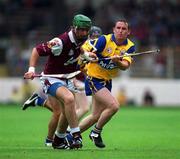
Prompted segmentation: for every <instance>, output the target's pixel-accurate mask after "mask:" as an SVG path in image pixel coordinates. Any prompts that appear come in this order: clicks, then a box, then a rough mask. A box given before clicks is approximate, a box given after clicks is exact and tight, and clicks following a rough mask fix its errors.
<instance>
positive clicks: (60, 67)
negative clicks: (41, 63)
mask: <svg viewBox="0 0 180 159" xmlns="http://www.w3.org/2000/svg"><path fill="white" fill-rule="evenodd" d="M58 38H59V39H60V40H61V42H62V43H61V45H62V50H61V51H60V53H58V54H54V53H53V51H52V46H50V45H49V43H48V42H47V43H42V44H39V45H37V46H36V49H37V51H38V54H39V56H49V57H48V59H47V62H46V65H45V67H44V73H45V74H66V73H72V72H75V71H77V70H78V67H77V58H78V56H79V55H80V45H77V44H76V43H75V41H74V37H73V33H72V31H70V32H65V33H63V34H61V35H60V36H58Z"/></svg>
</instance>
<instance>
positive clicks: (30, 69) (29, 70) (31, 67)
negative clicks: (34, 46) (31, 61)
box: [28, 66, 36, 73]
mask: <svg viewBox="0 0 180 159" xmlns="http://www.w3.org/2000/svg"><path fill="white" fill-rule="evenodd" d="M35 71H36V69H35V67H33V66H30V67H29V69H28V72H33V73H35Z"/></svg>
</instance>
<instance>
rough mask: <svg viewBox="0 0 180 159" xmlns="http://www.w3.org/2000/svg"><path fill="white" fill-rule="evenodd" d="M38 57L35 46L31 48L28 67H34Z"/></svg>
mask: <svg viewBox="0 0 180 159" xmlns="http://www.w3.org/2000/svg"><path fill="white" fill-rule="evenodd" d="M38 59H39V54H38V52H37V50H36V48H33V50H32V54H31V58H30V61H29V66H30V67H35V66H36V64H37V61H38Z"/></svg>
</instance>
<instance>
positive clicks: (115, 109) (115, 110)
mask: <svg viewBox="0 0 180 159" xmlns="http://www.w3.org/2000/svg"><path fill="white" fill-rule="evenodd" d="M118 110H119V104H118V103H113V104H112V105H111V111H112V112H113V113H116V112H117V111H118Z"/></svg>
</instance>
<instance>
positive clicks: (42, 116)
mask: <svg viewBox="0 0 180 159" xmlns="http://www.w3.org/2000/svg"><path fill="white" fill-rule="evenodd" d="M50 115H51V113H50V112H49V111H48V110H46V109H43V108H30V109H28V110H27V111H22V110H21V109H20V107H19V106H5V105H0V159H45V158H47V159H56V158H58V159H111V158H112V159H119V158H120V159H179V158H180V124H179V123H180V108H122V109H120V111H119V112H118V113H117V114H116V115H115V116H114V118H113V119H112V120H111V121H110V122H109V123H108V124H107V126H106V127H105V128H104V131H103V138H104V142H105V143H106V148H105V149H98V148H96V147H95V146H94V145H93V143H92V142H91V141H90V140H89V139H88V134H89V131H90V130H88V131H87V132H85V133H84V134H83V144H84V147H83V148H82V149H81V150H64V151H63V150H54V149H51V148H47V147H45V146H44V139H45V137H46V133H47V124H48V121H49V118H50Z"/></svg>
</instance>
